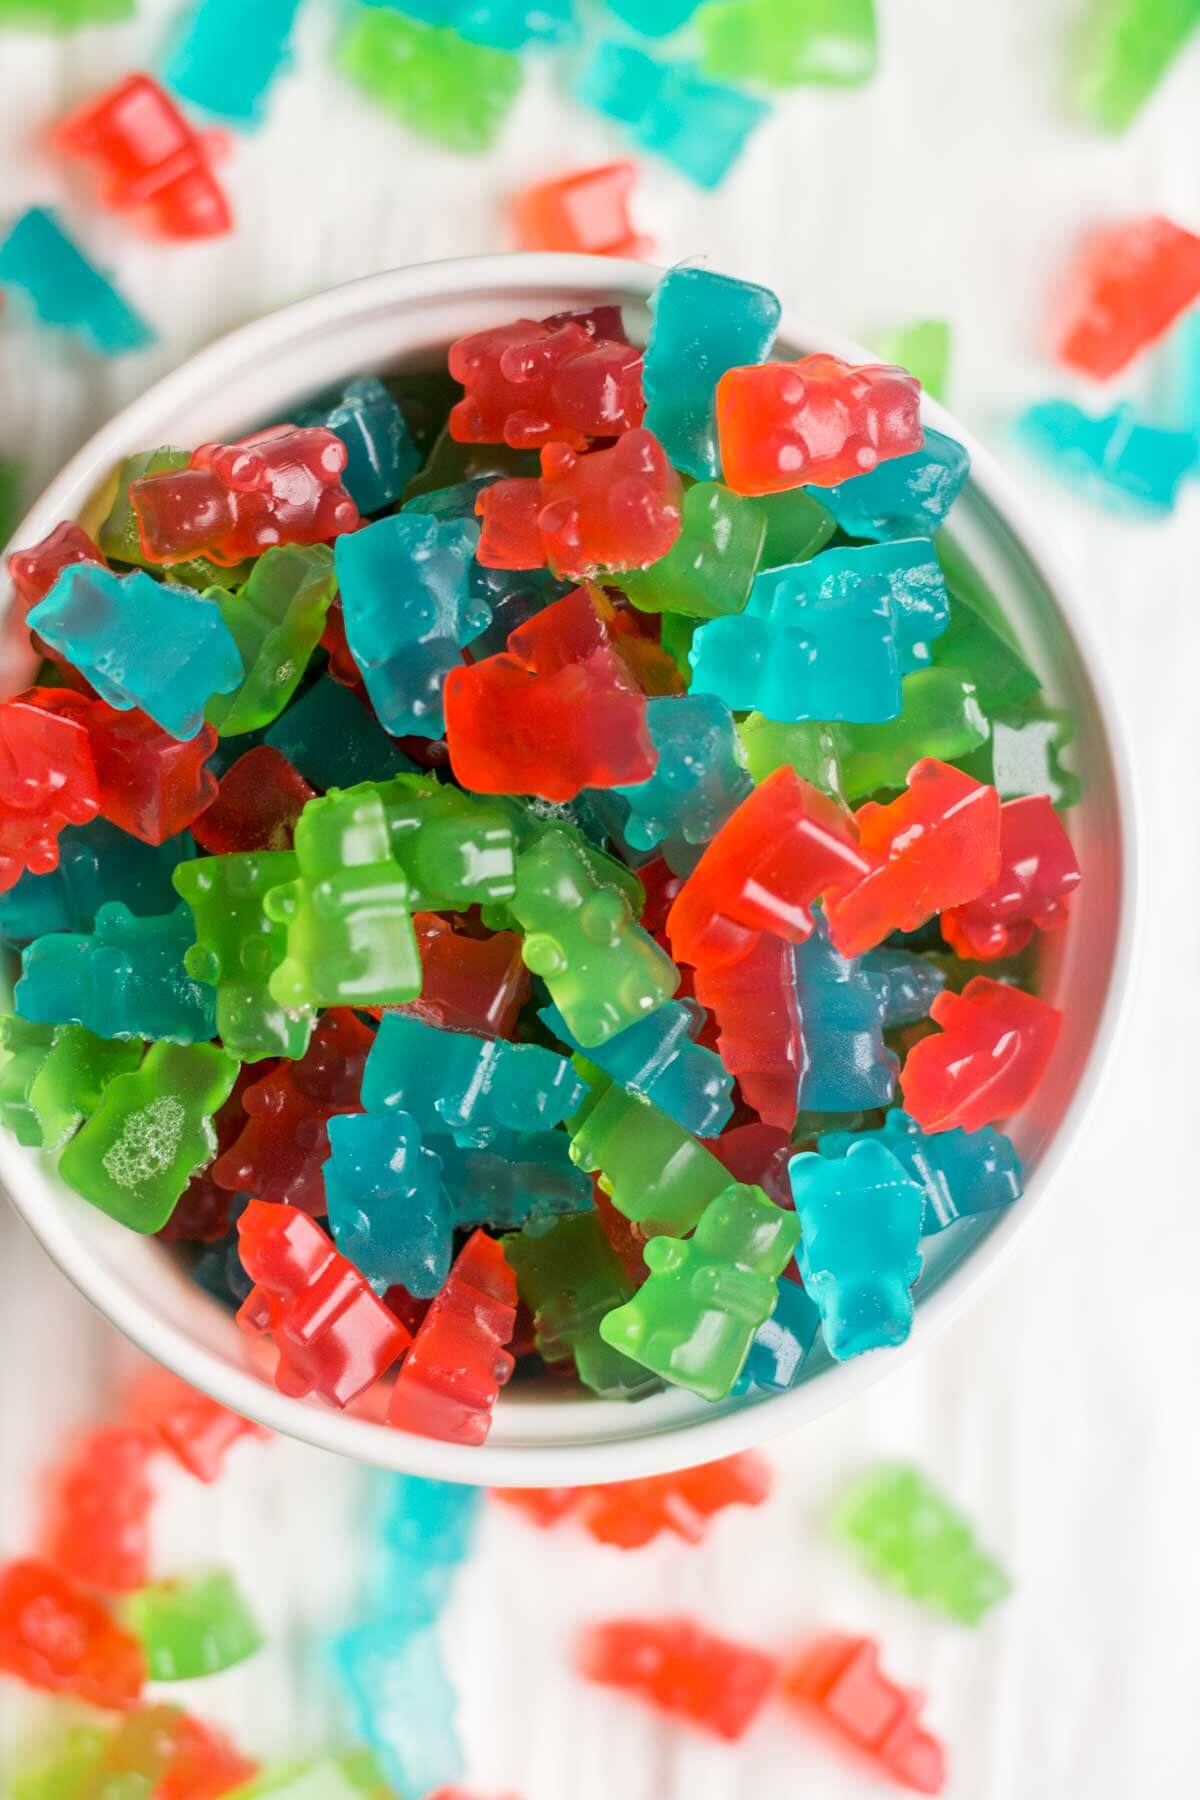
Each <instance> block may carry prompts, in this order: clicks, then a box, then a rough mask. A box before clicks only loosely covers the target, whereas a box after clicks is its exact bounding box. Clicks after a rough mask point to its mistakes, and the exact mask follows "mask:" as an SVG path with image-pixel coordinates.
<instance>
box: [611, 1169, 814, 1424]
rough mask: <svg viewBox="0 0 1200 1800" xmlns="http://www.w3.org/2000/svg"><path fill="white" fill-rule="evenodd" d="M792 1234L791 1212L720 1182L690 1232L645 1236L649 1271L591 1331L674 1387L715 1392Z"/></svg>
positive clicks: (763, 1307) (731, 1371) (759, 1316)
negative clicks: (596, 1330) (597, 1330)
mask: <svg viewBox="0 0 1200 1800" xmlns="http://www.w3.org/2000/svg"><path fill="white" fill-rule="evenodd" d="M799 1237H800V1221H799V1220H798V1219H797V1217H796V1215H795V1213H794V1212H785V1211H784V1209H783V1207H781V1206H776V1204H775V1202H774V1201H773V1200H768V1198H767V1196H766V1195H765V1194H764V1193H763V1191H762V1189H761V1188H757V1187H746V1186H743V1185H742V1184H741V1183H740V1182H733V1183H730V1184H729V1185H728V1186H726V1187H725V1188H724V1189H723V1190H722V1191H721V1193H719V1194H718V1195H717V1196H716V1198H715V1199H714V1200H711V1201H710V1202H709V1204H708V1205H707V1206H706V1207H705V1209H704V1211H703V1213H702V1214H701V1216H700V1220H699V1223H698V1224H697V1226H696V1230H695V1232H694V1234H693V1235H692V1236H691V1237H690V1238H684V1239H676V1238H663V1237H657V1238H652V1239H651V1241H650V1242H649V1243H648V1244H647V1245H646V1249H645V1258H646V1267H647V1268H648V1269H649V1271H650V1275H649V1278H648V1279H647V1281H646V1282H645V1284H644V1285H643V1286H642V1287H640V1288H639V1289H638V1291H637V1293H636V1294H634V1296H633V1298H632V1299H630V1300H627V1301H626V1303H625V1305H624V1306H620V1307H618V1308H617V1309H616V1311H615V1312H610V1313H609V1314H608V1315H607V1316H606V1317H605V1318H603V1319H602V1320H601V1321H600V1335H601V1337H602V1338H603V1339H604V1341H605V1343H606V1344H611V1345H612V1347H613V1349H614V1350H620V1351H622V1352H623V1353H624V1354H625V1355H626V1356H631V1357H632V1358H633V1359H634V1361H635V1362H640V1363H644V1364H645V1366H646V1367H647V1368H648V1369H653V1370H654V1371H655V1373H656V1374H658V1375H661V1376H662V1377H663V1379H664V1380H665V1381H670V1382H672V1383H674V1385H675V1386H676V1387H685V1388H690V1389H691V1391H692V1393H694V1394H699V1395H700V1396H701V1398H702V1399H705V1400H723V1399H724V1398H725V1396H726V1395H727V1394H728V1393H729V1392H730V1390H731V1388H732V1387H733V1384H734V1382H735V1381H736V1380H737V1378H738V1376H739V1375H740V1374H741V1372H742V1366H743V1364H744V1363H745V1361H746V1358H747V1356H749V1354H750V1346H751V1344H752V1342H753V1340H754V1334H755V1332H756V1331H758V1330H759V1329H760V1327H761V1326H763V1325H765V1324H766V1322H767V1320H768V1319H769V1318H770V1316H771V1314H772V1313H773V1312H774V1310H775V1305H776V1302H777V1300H778V1298H779V1285H778V1283H779V1277H780V1276H781V1275H782V1274H783V1271H784V1269H785V1268H786V1267H787V1265H788V1262H789V1261H790V1260H791V1257H792V1255H793V1253H794V1252H795V1249H796V1244H797V1242H798V1241H799Z"/></svg>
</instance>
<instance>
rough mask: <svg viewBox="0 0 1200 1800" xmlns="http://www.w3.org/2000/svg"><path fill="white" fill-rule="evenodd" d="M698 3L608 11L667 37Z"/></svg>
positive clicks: (644, 0)
mask: <svg viewBox="0 0 1200 1800" xmlns="http://www.w3.org/2000/svg"><path fill="white" fill-rule="evenodd" d="M700 4H701V0H607V5H608V10H609V12H614V13H616V15H617V17H618V19H620V21H621V23H622V24H623V25H628V27H629V29H630V30H631V31H636V32H639V33H640V34H641V36H642V37H670V35H671V33H672V32H673V31H678V30H679V29H680V27H681V26H683V25H686V24H687V22H688V20H689V19H690V18H691V16H692V14H693V13H694V12H695V11H696V9H697V7H698V6H699V5H700ZM651 429H653V427H651ZM677 466H678V465H677Z"/></svg>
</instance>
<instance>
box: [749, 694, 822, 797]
mask: <svg viewBox="0 0 1200 1800" xmlns="http://www.w3.org/2000/svg"><path fill="white" fill-rule="evenodd" d="M737 729H738V736H739V737H740V738H741V740H742V749H743V750H744V751H745V753H746V766H747V768H748V769H749V771H750V774H751V775H752V777H753V778H754V780H755V782H756V783H757V782H763V781H765V780H766V779H767V776H768V775H773V774H774V772H775V770H776V769H782V768H785V767H786V768H790V769H795V771H796V773H797V775H799V777H800V779H801V781H807V782H808V783H809V784H810V786H812V787H815V788H819V789H820V791H821V792H822V793H823V794H831V795H832V796H833V798H834V799H835V800H844V799H845V797H846V796H845V794H844V792H843V789H842V771H841V765H840V762H839V756H840V747H841V735H840V733H841V727H840V726H838V725H834V724H826V723H824V722H823V721H821V720H819V719H801V720H800V721H799V722H798V723H797V724H794V725H785V724H781V723H780V722H779V721H778V720H776V719H768V718H766V717H765V716H764V714H762V713H747V715H746V717H745V718H744V719H743V720H742V721H741V722H740V724H739V725H738V728H737Z"/></svg>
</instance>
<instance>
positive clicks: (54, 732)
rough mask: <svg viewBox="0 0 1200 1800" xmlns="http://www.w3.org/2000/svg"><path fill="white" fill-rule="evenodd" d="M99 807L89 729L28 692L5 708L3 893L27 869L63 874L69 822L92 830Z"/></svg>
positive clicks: (0, 811)
mask: <svg viewBox="0 0 1200 1800" xmlns="http://www.w3.org/2000/svg"><path fill="white" fill-rule="evenodd" d="M99 810H100V790H99V782H98V779H97V775H96V764H95V761H94V759H93V757H92V747H91V744H90V742H89V741H88V734H87V732H86V730H85V729H84V727H83V726H82V725H81V724H80V723H79V722H78V721H77V720H76V719H72V718H68V717H66V716H64V715H61V714H57V713H53V712H49V711H47V710H46V709H45V708H44V707H41V706H39V705H37V704H35V703H33V702H31V700H30V698H29V696H27V695H22V696H20V697H19V698H17V699H15V700H6V701H4V702H3V704H0V894H2V893H6V892H7V890H8V889H9V888H11V887H14V886H15V885H16V883H17V882H18V881H19V880H20V879H21V876H22V875H23V874H25V872H26V870H28V871H29V873H30V874H32V875H47V874H49V872H50V870H51V869H56V868H57V867H58V835H59V833H60V831H61V830H62V829H63V827H64V825H86V824H87V822H88V820H89V819H94V818H95V817H96V814H97V813H98V812H99Z"/></svg>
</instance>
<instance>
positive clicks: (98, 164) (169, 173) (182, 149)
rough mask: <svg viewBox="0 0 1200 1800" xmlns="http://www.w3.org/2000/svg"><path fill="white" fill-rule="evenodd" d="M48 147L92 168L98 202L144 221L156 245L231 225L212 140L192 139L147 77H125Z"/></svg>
mask: <svg viewBox="0 0 1200 1800" xmlns="http://www.w3.org/2000/svg"><path fill="white" fill-rule="evenodd" d="M54 143H55V146H56V147H57V148H58V149H59V150H61V151H62V152H63V153H64V154H65V155H67V156H79V157H83V158H86V160H87V161H88V162H90V163H92V164H93V165H94V167H95V169H96V171H97V173H98V174H99V176H100V190H99V200H100V204H101V205H102V206H107V207H110V208H111V209H112V211H113V212H127V213H135V214H144V215H145V217H146V219H147V221H148V223H149V224H150V226H151V229H152V230H154V231H156V232H158V233H159V235H160V236H162V237H169V238H202V237H220V236H221V235H222V233H224V232H226V231H228V230H229V229H230V226H231V225H232V223H233V219H232V215H231V214H230V211H229V203H228V201H227V200H226V198H225V195H224V193H223V192H222V190H221V186H220V183H219V182H218V181H217V178H216V176H215V175H214V174H213V171H212V166H211V163H210V161H209V156H210V151H211V149H212V147H213V143H214V140H213V139H206V138H204V137H202V136H201V135H200V134H199V133H198V132H196V131H193V129H192V127H191V126H190V125H189V124H188V122H187V120H186V119H185V118H184V116H183V114H182V113H181V112H180V110H179V108H178V107H177V106H176V105H175V102H174V101H173V100H172V99H171V97H170V95H168V94H166V93H164V92H163V90H162V88H160V87H159V85H158V83H157V81H155V80H154V79H153V78H152V77H151V76H149V75H127V76H126V77H125V79H124V80H123V81H120V82H118V83H117V85H116V87H114V88H110V89H108V91H107V92H106V93H103V94H101V95H100V97H99V99H96V100H89V101H88V103H87V105H86V106H83V107H80V108H79V110H78V111H77V112H73V113H71V115H70V116H69V117H68V118H66V119H64V120H63V121H62V123H61V124H60V125H59V126H58V127H57V128H56V130H55V132H54Z"/></svg>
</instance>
